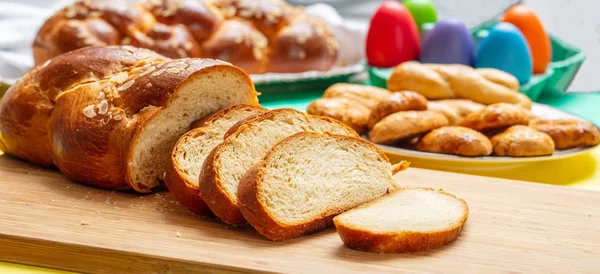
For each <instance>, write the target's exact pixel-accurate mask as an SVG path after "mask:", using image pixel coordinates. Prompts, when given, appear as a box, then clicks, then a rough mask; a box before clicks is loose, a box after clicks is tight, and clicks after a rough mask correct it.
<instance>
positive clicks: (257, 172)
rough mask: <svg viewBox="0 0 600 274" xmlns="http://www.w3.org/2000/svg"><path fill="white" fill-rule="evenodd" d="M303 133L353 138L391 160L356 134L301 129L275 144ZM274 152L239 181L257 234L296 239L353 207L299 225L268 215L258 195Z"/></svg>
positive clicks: (242, 203)
mask: <svg viewBox="0 0 600 274" xmlns="http://www.w3.org/2000/svg"><path fill="white" fill-rule="evenodd" d="M300 135H315V136H332V137H335V138H338V139H339V140H340V142H341V141H343V140H349V139H350V140H354V141H358V142H360V143H362V144H363V145H366V146H369V147H371V148H373V149H374V150H375V151H378V152H379V154H380V157H381V158H382V159H384V160H385V161H389V159H388V158H387V156H386V155H385V153H384V152H383V151H382V150H381V149H380V148H379V147H377V146H376V145H374V144H373V143H371V142H368V141H365V140H363V139H359V138H356V137H349V136H343V135H335V134H330V133H325V134H322V133H315V132H299V133H296V134H294V135H291V136H289V137H287V138H285V139H283V140H281V141H279V142H278V143H277V144H276V145H274V146H273V147H276V146H278V145H280V144H282V143H286V142H288V141H289V140H292V139H294V138H296V137H297V136H300ZM272 153H273V148H271V150H269V152H268V153H267V154H266V155H265V157H264V158H263V160H262V161H261V162H260V163H258V164H256V165H254V166H253V167H252V168H251V169H249V170H248V171H247V172H246V173H245V174H244V176H243V177H242V179H241V180H240V184H239V186H238V192H237V195H238V200H239V202H240V204H239V208H240V212H241V213H242V214H243V216H244V217H245V218H246V220H247V221H248V223H249V224H251V225H252V227H254V229H256V231H257V232H258V233H260V234H261V235H263V236H265V237H266V238H267V239H269V240H271V241H284V240H289V239H293V238H296V237H299V236H302V235H306V234H310V233H314V232H317V231H322V230H325V229H326V228H327V227H330V226H332V225H333V218H334V217H335V216H336V215H337V214H340V213H342V212H344V211H347V210H349V209H351V208H341V207H340V208H338V209H337V210H336V211H330V212H327V213H325V214H324V216H323V217H320V218H316V219H314V220H311V221H310V222H306V223H302V224H296V225H286V224H281V223H279V222H277V221H276V220H275V219H274V218H273V216H271V215H270V214H269V212H268V211H267V209H266V208H265V206H264V205H263V204H262V203H261V202H260V201H259V198H258V188H259V187H260V184H261V182H262V181H263V178H264V173H265V171H266V167H264V163H265V159H268V158H269V157H270V156H271V155H272ZM407 167H408V162H403V163H402V164H401V165H400V166H399V167H398V169H399V170H402V169H405V168H407Z"/></svg>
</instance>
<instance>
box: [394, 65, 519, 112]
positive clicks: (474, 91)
mask: <svg viewBox="0 0 600 274" xmlns="http://www.w3.org/2000/svg"><path fill="white" fill-rule="evenodd" d="M513 78H514V77H513V76H512V75H510V74H507V73H504V72H501V71H497V70H493V69H482V70H475V69H473V68H471V67H468V66H464V65H459V64H450V65H445V64H420V63H417V62H404V63H402V64H400V65H398V66H396V67H395V68H394V70H393V72H392V75H391V76H390V78H389V79H388V81H387V88H388V89H390V90H413V91H416V92H419V93H421V94H423V95H424V96H425V97H427V99H432V100H435V99H449V98H463V99H469V100H472V101H475V102H477V103H482V104H486V105H489V104H495V103H509V104H517V105H520V106H522V107H523V108H531V100H530V99H529V98H528V97H527V96H525V95H523V94H521V93H519V92H518V91H517V90H516V88H515V86H516V85H515V80H516V79H513ZM516 87H518V86H516Z"/></svg>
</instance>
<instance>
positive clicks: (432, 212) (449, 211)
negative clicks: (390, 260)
mask: <svg viewBox="0 0 600 274" xmlns="http://www.w3.org/2000/svg"><path fill="white" fill-rule="evenodd" d="M468 214H469V208H468V207H467V204H466V203H465V201H463V200H462V199H458V198H456V197H455V196H454V195H452V194H449V193H446V192H444V191H441V190H434V189H427V188H407V189H402V190H398V191H396V192H394V193H391V194H389V195H386V196H383V197H381V198H379V199H377V200H375V201H373V202H370V203H368V204H365V205H362V206H360V207H358V208H355V209H353V210H350V211H348V212H346V213H343V214H340V215H338V216H337V217H335V218H334V219H333V222H334V223H335V227H336V229H337V232H338V233H339V235H340V237H341V238H342V241H343V242H344V244H345V245H346V246H348V247H350V248H352V249H357V250H362V251H369V252H379V253H397V252H418V251H425V250H429V249H433V248H437V247H440V246H443V245H445V244H448V243H450V242H452V241H454V240H455V239H456V238H457V237H458V235H459V234H460V232H461V230H462V228H463V226H464V224H465V222H466V221H467V215H468Z"/></svg>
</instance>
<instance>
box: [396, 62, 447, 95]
mask: <svg viewBox="0 0 600 274" xmlns="http://www.w3.org/2000/svg"><path fill="white" fill-rule="evenodd" d="M387 88H388V89H389V90H391V91H401V90H413V91H416V92H418V93H421V94H423V96H425V97H427V99H430V100H435V99H447V98H453V97H455V94H454V92H453V91H452V89H451V88H450V85H449V84H448V83H447V82H446V81H445V80H444V79H443V78H442V77H441V76H440V75H439V74H438V73H436V72H435V71H434V70H432V69H431V68H428V67H426V66H423V65H421V64H419V63H417V62H413V61H411V62H404V63H402V64H400V65H398V66H396V67H395V68H394V70H393V71H392V74H391V75H390V78H389V79H388V80H387Z"/></svg>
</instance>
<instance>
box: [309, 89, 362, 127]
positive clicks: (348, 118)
mask: <svg viewBox="0 0 600 274" xmlns="http://www.w3.org/2000/svg"><path fill="white" fill-rule="evenodd" d="M306 112H307V113H308V114H312V115H320V116H327V117H331V118H333V119H336V120H338V121H341V122H342V123H344V124H346V125H348V126H350V127H351V128H352V129H354V130H355V131H356V132H357V133H358V134H363V133H364V132H365V131H366V130H367V121H368V119H369V114H370V113H371V111H370V110H369V109H368V108H367V107H365V106H363V105H361V104H358V103H356V102H354V101H352V100H350V99H348V98H344V97H334V98H321V99H317V100H315V101H313V102H312V103H310V105H308V108H307V109H306Z"/></svg>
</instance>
